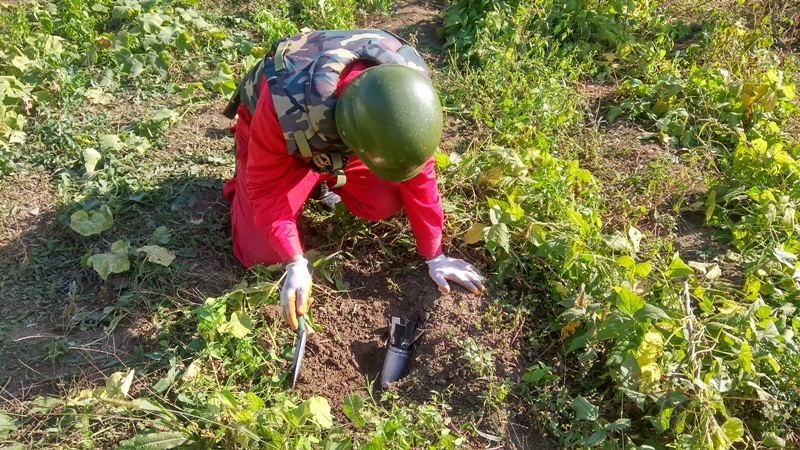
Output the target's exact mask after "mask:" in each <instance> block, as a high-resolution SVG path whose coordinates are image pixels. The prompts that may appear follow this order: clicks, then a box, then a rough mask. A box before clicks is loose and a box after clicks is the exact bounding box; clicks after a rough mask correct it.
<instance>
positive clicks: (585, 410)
mask: <svg viewBox="0 0 800 450" xmlns="http://www.w3.org/2000/svg"><path fill="white" fill-rule="evenodd" d="M572 410H573V411H575V419H576V420H588V421H589V422H594V421H595V420H597V418H598V417H599V415H600V408H598V407H597V406H595V405H593V404H591V403H589V400H586V399H585V398H584V397H583V396H582V395H579V396H577V397H575V398H574V399H573V400H572Z"/></svg>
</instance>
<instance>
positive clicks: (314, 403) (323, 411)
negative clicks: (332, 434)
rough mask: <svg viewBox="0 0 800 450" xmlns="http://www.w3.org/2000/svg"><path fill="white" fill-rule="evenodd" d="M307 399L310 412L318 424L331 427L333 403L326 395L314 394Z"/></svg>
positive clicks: (322, 426)
mask: <svg viewBox="0 0 800 450" xmlns="http://www.w3.org/2000/svg"><path fill="white" fill-rule="evenodd" d="M306 401H307V402H308V412H309V413H310V414H311V418H312V420H314V422H316V423H317V425H319V426H320V427H321V428H330V427H332V426H333V416H331V405H330V404H329V403H328V400H327V399H326V398H325V397H319V396H314V397H311V398H309V399H308V400H306Z"/></svg>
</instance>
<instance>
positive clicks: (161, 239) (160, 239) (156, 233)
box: [153, 225, 172, 245]
mask: <svg viewBox="0 0 800 450" xmlns="http://www.w3.org/2000/svg"><path fill="white" fill-rule="evenodd" d="M171 237H172V234H171V233H170V231H169V228H167V227H165V226H163V225H162V226H160V227H158V228H156V229H155V230H153V242H155V243H156V244H162V245H164V244H167V243H169V240H170V238H171Z"/></svg>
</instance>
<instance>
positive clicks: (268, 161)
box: [247, 83, 318, 261]
mask: <svg viewBox="0 0 800 450" xmlns="http://www.w3.org/2000/svg"><path fill="white" fill-rule="evenodd" d="M317 178H318V175H316V174H315V173H314V172H312V171H311V170H310V168H309V167H308V165H307V164H305V163H304V162H303V161H301V160H299V159H296V158H293V157H292V156H290V155H289V153H288V151H287V149H286V142H285V141H284V139H283V133H282V131H281V127H280V124H279V122H278V116H277V114H276V113H275V108H274V106H273V104H272V96H271V95H270V93H269V90H268V87H267V83H263V84H262V89H261V92H260V94H259V102H258V106H257V107H256V111H255V113H254V114H253V120H252V122H251V124H250V142H249V148H248V155H247V196H248V198H249V200H250V204H251V206H252V208H253V216H254V217H253V221H254V223H255V225H256V228H257V229H259V230H261V231H262V233H264V235H265V237H266V240H267V244H268V245H269V246H270V247H271V248H272V249H274V250H275V251H276V252H277V253H278V255H279V256H280V258H281V261H288V260H289V259H291V258H292V257H293V256H295V255H298V254H302V253H303V248H302V245H301V243H300V237H299V234H298V232H297V224H296V217H297V213H298V212H299V211H300V209H301V208H302V206H303V203H304V202H305V201H306V199H307V197H308V194H309V191H310V189H311V187H313V185H314V184H316V179H317Z"/></svg>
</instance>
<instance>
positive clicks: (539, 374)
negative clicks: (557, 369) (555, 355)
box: [522, 363, 555, 384]
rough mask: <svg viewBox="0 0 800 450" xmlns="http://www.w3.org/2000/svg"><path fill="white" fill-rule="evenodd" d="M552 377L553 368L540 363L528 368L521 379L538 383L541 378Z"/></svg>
mask: <svg viewBox="0 0 800 450" xmlns="http://www.w3.org/2000/svg"><path fill="white" fill-rule="evenodd" d="M540 364H541V363H540ZM553 378H555V376H554V375H553V369H552V368H551V367H550V366H545V365H540V366H538V367H531V368H530V369H528V372H527V373H525V375H523V376H522V381H524V382H526V383H529V384H538V383H539V382H540V381H542V380H550V379H553Z"/></svg>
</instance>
